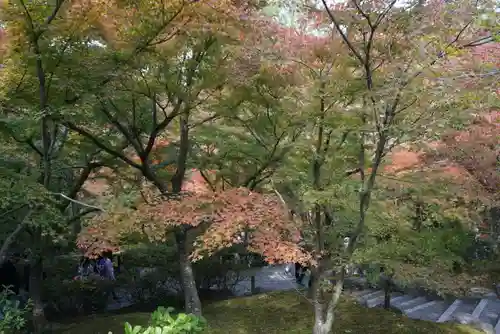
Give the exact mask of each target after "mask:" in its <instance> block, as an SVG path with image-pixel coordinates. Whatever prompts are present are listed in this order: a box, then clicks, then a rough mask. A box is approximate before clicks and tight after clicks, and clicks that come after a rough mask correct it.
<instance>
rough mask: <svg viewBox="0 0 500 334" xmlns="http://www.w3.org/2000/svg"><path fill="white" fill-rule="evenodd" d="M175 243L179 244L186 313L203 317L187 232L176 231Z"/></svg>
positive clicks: (178, 250)
mask: <svg viewBox="0 0 500 334" xmlns="http://www.w3.org/2000/svg"><path fill="white" fill-rule="evenodd" d="M175 241H176V243H177V252H178V256H179V264H180V276H181V281H182V288H183V291H184V305H185V306H184V307H185V311H186V313H191V314H194V315H197V316H201V313H202V309H201V300H200V297H199V295H198V289H197V287H196V280H195V276H194V271H193V265H192V263H191V260H190V259H189V254H188V252H187V250H186V231H185V230H178V231H176V232H175Z"/></svg>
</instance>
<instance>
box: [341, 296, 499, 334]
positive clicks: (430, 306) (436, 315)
mask: <svg viewBox="0 0 500 334" xmlns="http://www.w3.org/2000/svg"><path fill="white" fill-rule="evenodd" d="M351 295H352V296H353V297H354V298H355V299H356V300H357V301H358V302H359V303H361V304H362V305H365V306H366V307H369V308H372V307H382V306H383V304H384V291H382V290H375V289H363V290H353V291H351ZM391 306H392V307H394V308H396V309H399V310H400V311H401V312H403V314H405V315H406V316H408V317H410V318H413V319H420V320H427V321H433V322H458V323H462V324H469V325H472V326H474V327H476V328H478V329H481V330H483V331H484V332H485V333H491V334H500V317H499V314H500V300H499V299H497V298H496V297H487V298H476V299H472V298H471V299H456V300H454V301H451V302H447V301H444V300H439V299H431V298H429V297H426V296H412V295H409V294H402V293H393V294H391Z"/></svg>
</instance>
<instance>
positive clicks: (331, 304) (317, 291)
mask: <svg viewBox="0 0 500 334" xmlns="http://www.w3.org/2000/svg"><path fill="white" fill-rule="evenodd" d="M340 270H341V272H340V274H339V277H338V278H337V281H336V282H335V285H334V289H333V293H332V295H331V296H330V298H329V299H328V298H325V296H324V293H323V291H322V290H321V286H320V283H321V279H322V278H323V276H324V272H323V271H318V272H315V279H314V280H313V282H312V285H311V288H310V293H311V294H312V295H313V300H312V302H313V306H314V327H313V334H330V333H332V328H333V323H334V320H335V308H336V307H337V304H338V302H339V300H340V296H341V294H342V290H343V288H344V278H345V268H343V267H342V268H341V269H340Z"/></svg>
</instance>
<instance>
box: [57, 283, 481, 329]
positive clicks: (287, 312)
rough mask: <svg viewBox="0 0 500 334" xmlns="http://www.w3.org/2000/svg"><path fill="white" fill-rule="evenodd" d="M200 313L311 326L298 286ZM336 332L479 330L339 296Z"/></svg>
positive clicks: (118, 319)
mask: <svg viewBox="0 0 500 334" xmlns="http://www.w3.org/2000/svg"><path fill="white" fill-rule="evenodd" d="M204 314H205V317H206V319H207V320H208V323H209V326H210V328H209V329H208V330H207V333H209V334H228V333H232V334H249V333H257V334H272V333H291V334H293V333H295V334H298V333H300V334H302V333H304V334H306V333H307V334H309V333H311V331H312V323H313V317H312V307H311V305H310V304H309V302H308V301H307V300H306V299H305V298H304V297H303V296H301V295H299V294H298V293H297V292H274V293H268V294H261V295H256V296H251V297H244V298H234V299H230V300H225V301H219V302H214V303H212V304H209V305H206V306H205V308H204ZM149 316H150V314H149V313H143V312H131V313H124V314H115V315H113V314H108V315H100V316H93V317H86V318H83V319H79V320H78V322H75V323H73V324H71V325H68V326H63V327H59V326H58V327H59V329H58V330H57V331H56V333H58V334H108V331H112V332H113V334H122V333H123V323H124V322H126V321H128V322H130V323H131V324H132V325H145V324H147V322H148V319H149ZM334 333H339V334H340V333H352V334H364V333H367V334H390V333H394V334H396V333H397V334H404V333H416V334H418V333H422V334H424V333H425V334H431V333H442V334H479V333H480V332H479V331H477V330H474V329H471V328H470V327H467V326H461V325H455V324H436V323H432V322H426V321H419V320H412V319H409V318H406V317H403V316H400V315H397V314H394V313H391V312H388V311H385V310H383V309H367V308H365V307H362V306H359V305H357V304H356V303H354V302H352V301H351V300H349V299H345V300H343V301H342V302H341V303H340V305H339V307H338V312H337V313H336V321H335V326H334Z"/></svg>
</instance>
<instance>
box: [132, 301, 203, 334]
mask: <svg viewBox="0 0 500 334" xmlns="http://www.w3.org/2000/svg"><path fill="white" fill-rule="evenodd" d="M173 310H174V309H173V308H171V307H169V308H164V307H159V308H158V309H157V310H156V311H155V312H153V314H152V315H151V319H150V321H149V326H148V327H147V328H143V327H142V326H134V327H132V325H130V324H129V323H128V322H127V323H125V334H196V333H202V332H203V331H204V329H205V328H206V325H207V323H206V320H205V319H204V318H203V317H197V316H195V315H192V314H184V313H179V314H177V315H172V314H171V313H172V311H173Z"/></svg>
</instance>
